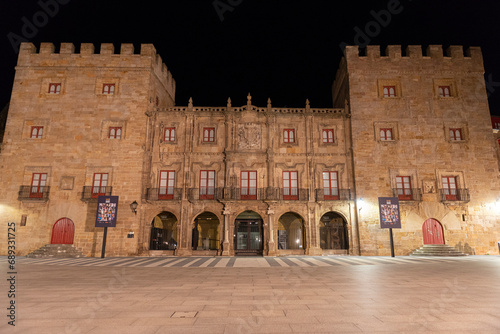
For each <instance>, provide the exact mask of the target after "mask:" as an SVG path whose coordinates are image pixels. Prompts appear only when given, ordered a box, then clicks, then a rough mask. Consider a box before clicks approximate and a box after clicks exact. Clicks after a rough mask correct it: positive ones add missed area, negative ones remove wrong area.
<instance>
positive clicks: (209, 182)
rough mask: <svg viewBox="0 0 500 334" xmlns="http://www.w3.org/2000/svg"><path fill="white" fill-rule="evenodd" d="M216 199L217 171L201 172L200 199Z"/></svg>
mask: <svg viewBox="0 0 500 334" xmlns="http://www.w3.org/2000/svg"><path fill="white" fill-rule="evenodd" d="M214 197H215V171H214V170H201V171H200V199H214Z"/></svg>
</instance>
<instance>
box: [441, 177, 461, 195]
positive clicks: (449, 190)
mask: <svg viewBox="0 0 500 334" xmlns="http://www.w3.org/2000/svg"><path fill="white" fill-rule="evenodd" d="M441 180H442V182H443V191H444V195H445V199H446V200H447V201H456V200H458V193H457V178H456V176H443V177H442V178H441Z"/></svg>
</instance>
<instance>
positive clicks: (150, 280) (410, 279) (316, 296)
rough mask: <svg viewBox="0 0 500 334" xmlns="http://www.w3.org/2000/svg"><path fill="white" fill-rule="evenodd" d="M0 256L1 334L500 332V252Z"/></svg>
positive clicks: (455, 333) (457, 333) (456, 333)
mask: <svg viewBox="0 0 500 334" xmlns="http://www.w3.org/2000/svg"><path fill="white" fill-rule="evenodd" d="M216 260H218V261H217V262H216V263H215V261H216ZM0 261H1V264H2V265H1V268H2V272H3V277H2V280H1V282H2V283H1V285H0V289H1V291H0V296H1V297H0V301H1V303H0V306H1V309H2V310H3V311H2V317H1V318H0V319H3V320H2V321H1V323H0V333H51V334H52V333H92V334H94V333H106V334H110V333H169V334H170V333H454V334H459V333H481V334H483V333H486V334H488V333H492V334H493V333H500V284H499V282H500V257H499V256H469V257H464V258H431V259H429V258H413V257H412V258H410V257H396V258H394V259H392V258H389V257H376V258H375V257H338V256H337V257H333V256H332V257H280V258H212V257H207V258H200V257H193V258H110V259H98V258H83V259H64V260H59V259H57V260H56V259H51V260H42V259H26V258H18V259H17V268H16V269H17V273H18V274H17V282H16V299H15V300H16V327H15V328H13V327H12V326H9V325H8V324H7V321H8V318H7V317H6V315H7V310H6V307H8V303H9V300H8V299H7V292H8V289H9V287H8V285H7V284H6V283H7V281H6V279H5V278H6V277H8V276H7V272H8V269H7V265H6V264H7V262H6V258H5V257H2V258H0ZM214 263H215V264H214ZM211 264H214V265H213V266H210V265H211ZM294 264H295V265H294Z"/></svg>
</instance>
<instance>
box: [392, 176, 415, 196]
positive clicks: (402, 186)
mask: <svg viewBox="0 0 500 334" xmlns="http://www.w3.org/2000/svg"><path fill="white" fill-rule="evenodd" d="M396 190H397V193H398V198H399V200H400V201H411V200H412V199H413V194H412V188H411V176H396Z"/></svg>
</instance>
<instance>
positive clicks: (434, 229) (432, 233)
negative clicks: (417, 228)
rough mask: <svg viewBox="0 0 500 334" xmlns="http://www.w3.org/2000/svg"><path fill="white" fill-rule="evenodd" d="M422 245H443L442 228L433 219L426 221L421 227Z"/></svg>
mask: <svg viewBox="0 0 500 334" xmlns="http://www.w3.org/2000/svg"><path fill="white" fill-rule="evenodd" d="M422 232H423V235H424V245H444V235H443V226H442V225H441V223H440V222H438V221H437V220H435V219H432V218H431V219H427V220H426V221H425V222H424V225H423V226H422Z"/></svg>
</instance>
